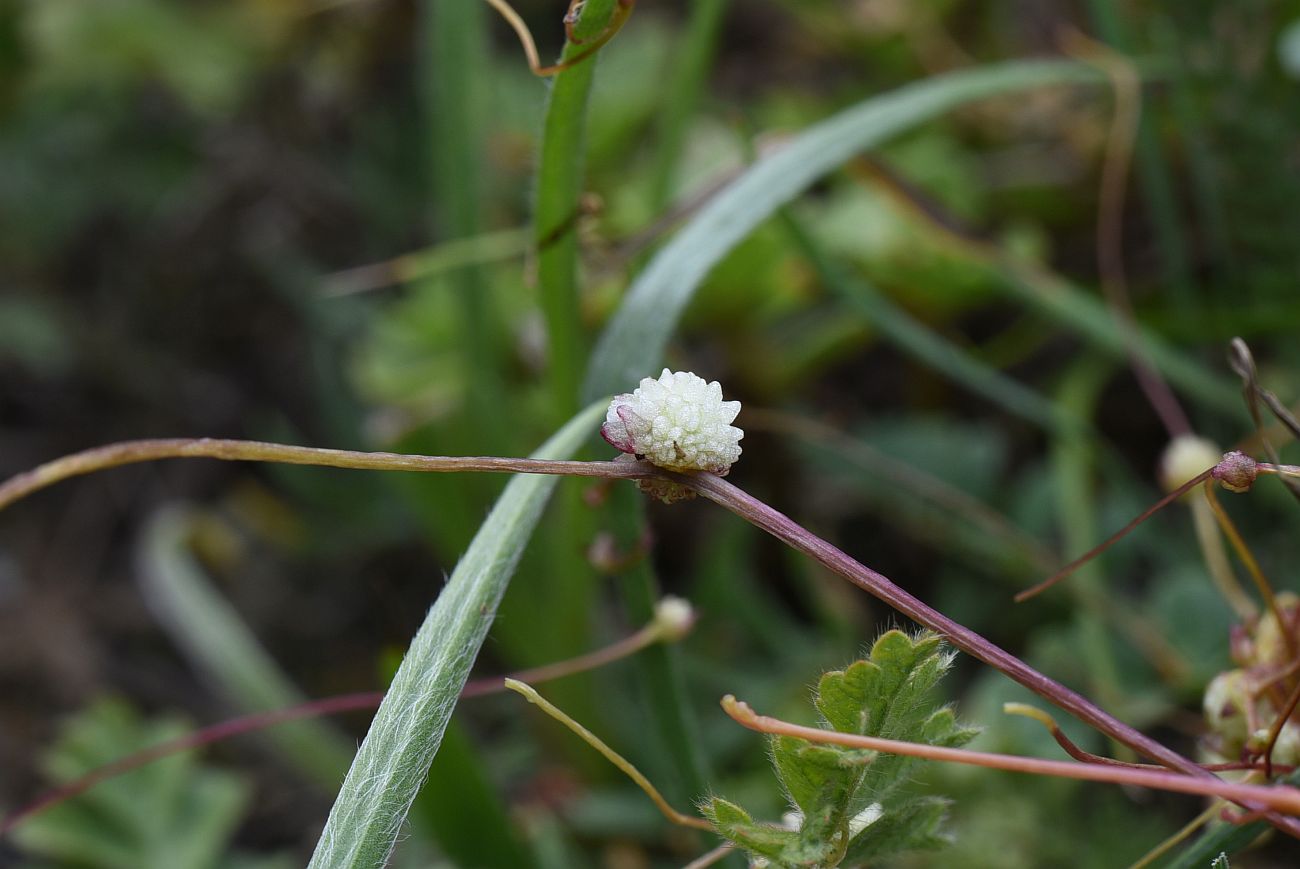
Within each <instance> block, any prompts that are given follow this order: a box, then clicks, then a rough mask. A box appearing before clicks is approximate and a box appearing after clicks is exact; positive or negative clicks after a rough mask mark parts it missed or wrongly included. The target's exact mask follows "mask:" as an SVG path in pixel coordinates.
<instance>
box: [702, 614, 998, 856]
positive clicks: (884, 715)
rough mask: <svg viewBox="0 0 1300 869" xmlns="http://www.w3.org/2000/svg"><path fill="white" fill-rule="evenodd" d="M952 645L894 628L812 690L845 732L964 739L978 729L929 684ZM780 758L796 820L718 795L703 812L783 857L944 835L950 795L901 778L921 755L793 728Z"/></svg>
mask: <svg viewBox="0 0 1300 869" xmlns="http://www.w3.org/2000/svg"><path fill="white" fill-rule="evenodd" d="M951 663H952V655H951V654H950V653H949V652H947V651H945V650H944V648H943V644H942V643H941V642H940V640H939V638H938V637H937V636H935V635H934V634H928V633H923V634H921V635H919V636H917V637H915V638H913V637H909V636H908V635H907V634H904V633H903V632H901V631H889V632H888V633H886V634H884V635H882V636H881V637H880V638H879V639H878V640H877V641H876V642H875V644H874V645H873V646H872V648H871V652H870V654H869V656H868V657H867V658H866V659H864V660H861V661H856V662H854V663H853V664H851V665H850V666H848V667H846V668H845V669H843V670H834V671H831V672H829V673H826V674H825V675H824V676H822V678H821V680H820V681H819V683H818V686H817V691H816V694H815V696H814V698H813V702H814V705H815V706H816V707H817V710H818V711H819V712H820V713H821V715H822V720H823V726H825V727H827V728H828V729H831V730H836V731H839V732H842V733H854V734H859V735H865V736H878V737H884V738H888V739H899V740H905V741H908V742H922V743H927V744H930V745H944V746H959V745H963V744H965V743H966V742H968V741H970V739H971V738H972V737H973V736H974V735H975V731H974V730H973V729H971V728H967V727H962V726H960V725H959V724H958V723H957V720H956V716H955V715H954V714H953V712H952V710H951V709H949V708H947V707H937V708H936V706H935V705H934V703H933V702H932V701H931V700H930V697H929V695H930V693H931V691H932V690H933V688H934V687H935V685H936V684H937V683H938V681H939V680H940V679H941V678H942V677H943V674H944V673H945V672H947V670H948V667H949V666H950V664H951ZM771 749H772V763H773V766H774V767H775V768H776V773H777V777H778V778H779V779H780V781H781V785H782V786H783V787H784V789H785V792H786V794H787V795H788V796H789V798H790V802H791V804H792V808H793V810H794V814H793V817H794V819H795V821H796V822H797V828H795V827H793V826H791V825H789V824H785V825H781V826H776V825H771V824H760V823H756V822H755V821H754V820H753V819H752V818H751V817H750V816H749V814H748V813H747V812H745V810H744V809H742V808H740V807H739V806H737V805H735V804H733V803H729V802H727V801H726V800H723V799H721V798H718V797H715V798H713V800H712V801H711V802H710V803H708V804H707V805H706V806H705V807H704V814H705V815H707V816H708V817H709V818H710V819H711V820H712V821H713V824H714V827H715V829H716V830H717V831H718V833H719V834H721V835H722V836H725V837H726V838H728V839H730V840H731V841H732V842H735V843H736V844H737V845H739V846H740V847H742V848H744V849H745V850H747V851H749V852H750V853H751V854H754V855H757V856H761V857H763V858H765V859H767V860H770V861H771V862H772V863H774V864H775V865H777V866H789V867H798V866H810V867H811V866H818V867H821V866H841V865H843V866H862V865H865V864H866V862H867V861H868V860H874V859H876V858H879V857H881V856H884V855H887V854H894V853H898V852H901V851H910V850H918V849H927V848H937V847H940V846H941V845H943V844H944V843H945V841H946V840H945V838H944V837H943V836H942V835H941V834H940V831H939V826H940V823H941V821H942V820H943V816H944V811H945V807H946V805H947V803H946V801H944V800H942V799H936V798H930V797H925V798H918V797H915V796H913V795H910V794H909V793H907V791H906V790H905V789H903V787H902V785H904V784H906V783H907V782H908V781H909V780H910V778H911V772H912V769H913V767H914V766H915V765H916V764H917V763H920V761H918V760H917V759H915V758H907V757H900V756H898V755H891V754H883V753H879V752H874V751H864V750H861V749H852V748H844V747H840V746H834V745H821V744H814V743H810V742H808V741H806V740H802V739H797V738H794V737H790V736H777V737H773V739H772V740H771Z"/></svg>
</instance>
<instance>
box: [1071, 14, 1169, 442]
mask: <svg viewBox="0 0 1300 869" xmlns="http://www.w3.org/2000/svg"><path fill="white" fill-rule="evenodd" d="M1065 48H1066V51H1067V52H1068V53H1070V54H1072V55H1074V56H1075V57H1077V58H1078V59H1080V60H1082V61H1083V62H1085V63H1089V64H1092V65H1093V66H1096V67H1097V68H1098V69H1100V70H1101V71H1102V72H1104V73H1105V74H1106V77H1107V78H1108V79H1110V84H1111V88H1112V89H1113V90H1114V92H1115V117H1114V120H1113V121H1112V123H1111V127H1110V136H1109V139H1108V141H1107V143H1106V155H1105V158H1104V160H1103V162H1102V167H1101V188H1100V190H1099V191H1098V197H1097V271H1098V274H1099V275H1100V277H1101V288H1102V292H1103V293H1104V294H1105V296H1106V303H1107V305H1108V306H1109V307H1110V309H1111V314H1112V316H1113V317H1114V318H1115V321H1116V323H1117V324H1118V325H1119V329H1120V334H1121V335H1122V336H1123V338H1124V345H1125V348H1126V350H1127V352H1128V356H1129V364H1130V365H1132V366H1133V375H1134V376H1135V377H1136V378H1137V382H1138V386H1139V387H1140V388H1141V389H1142V392H1143V394H1144V395H1146V399H1147V403H1148V404H1150V405H1151V409H1152V410H1154V411H1155V413H1156V416H1158V417H1159V418H1160V421H1161V423H1163V424H1164V427H1165V431H1167V432H1168V433H1169V437H1170V438H1175V437H1179V436H1182V435H1186V434H1190V433H1191V430H1192V426H1191V423H1190V422H1189V421H1188V419H1187V414H1186V412H1185V411H1184V410H1183V408H1182V406H1181V405H1180V404H1179V403H1178V397H1177V396H1175V395H1174V391H1173V390H1172V389H1170V388H1169V384H1168V383H1166V382H1165V380H1164V378H1163V377H1161V376H1160V372H1159V371H1157V370H1156V367H1155V365H1153V364H1152V362H1151V358H1150V354H1149V353H1148V352H1147V350H1146V347H1145V346H1144V345H1143V343H1142V339H1141V335H1140V334H1139V332H1138V326H1137V318H1136V316H1135V315H1134V313H1133V302H1132V300H1131V299H1130V298H1129V292H1128V279H1127V277H1126V275H1125V272H1124V200H1125V198H1126V196H1127V193H1128V174H1129V168H1130V166H1131V164H1132V162H1133V144H1134V142H1135V141H1136V139H1137V135H1138V129H1139V125H1140V122H1141V119H1142V77H1141V75H1140V74H1139V73H1138V70H1137V67H1136V66H1134V65H1133V63H1132V62H1131V61H1130V60H1129V59H1128V58H1126V57H1124V56H1123V55H1122V54H1119V53H1117V52H1115V51H1112V50H1111V49H1110V48H1108V47H1107V46H1105V45H1104V44H1102V43H1100V42H1096V41H1095V40H1092V39H1089V38H1088V37H1086V36H1084V35H1083V34H1082V33H1079V32H1078V31H1073V30H1072V31H1069V32H1068V33H1067V35H1066V45H1065Z"/></svg>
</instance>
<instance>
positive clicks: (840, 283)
mask: <svg viewBox="0 0 1300 869" xmlns="http://www.w3.org/2000/svg"><path fill="white" fill-rule="evenodd" d="M783 222H784V223H785V225H786V228H787V229H788V230H789V232H790V235H791V237H792V238H793V239H794V242H795V246H796V247H797V248H799V250H800V251H801V252H802V253H803V255H804V256H805V257H806V258H807V260H808V262H809V263H811V264H812V267H813V269H814V270H815V271H816V272H817V274H818V277H820V278H821V281H822V283H824V284H825V285H826V286H827V287H828V288H830V289H831V291H832V292H834V293H835V294H836V295H837V296H839V297H840V298H841V299H843V300H844V301H845V303H846V304H848V305H849V306H850V307H852V308H855V309H856V310H858V311H859V312H861V313H862V314H863V315H864V316H865V317H866V318H867V320H868V321H869V322H870V323H871V325H872V326H873V327H875V328H876V329H878V330H879V331H880V334H881V335H883V336H884V337H885V338H886V340H888V341H889V342H890V343H892V344H894V345H895V346H897V347H898V348H899V349H900V350H902V351H903V352H904V353H906V354H908V355H909V356H911V357H912V358H914V359H917V360H919V361H920V362H922V363H924V364H925V365H928V366H930V367H931V368H933V369H934V370H935V371H938V372H940V373H941V374H944V375H946V376H947V377H948V378H950V379H951V380H953V381H954V382H956V383H960V384H961V385H963V386H965V387H966V388H968V389H970V390H971V391H972V392H974V393H976V394H978V395H982V396H983V397H984V398H987V399H988V400H989V401H992V402H993V403H994V404H997V405H1000V406H1001V407H1002V408H1003V409H1004V410H1006V411H1007V412H1008V413H1011V414H1013V415H1015V416H1018V417H1020V418H1021V419H1024V420H1027V421H1029V422H1032V423H1034V424H1035V425H1038V426H1041V427H1042V428H1044V429H1046V430H1047V431H1050V432H1058V433H1060V432H1066V431H1078V430H1082V429H1085V428H1087V426H1085V425H1084V424H1083V422H1082V421H1081V420H1079V419H1078V418H1076V417H1072V416H1070V415H1069V414H1067V413H1065V412H1064V411H1062V410H1061V409H1060V408H1058V407H1057V406H1056V405H1054V404H1052V402H1051V401H1049V400H1048V399H1047V398H1045V397H1043V396H1042V395H1039V394H1038V393H1037V392H1035V391H1034V390H1032V389H1030V388H1029V387H1028V386H1024V385H1022V384H1021V383H1019V382H1018V381H1016V380H1013V379H1011V378H1010V377H1008V376H1007V375H1005V374H1003V373H1002V372H1000V371H998V370H997V369H995V368H992V367H990V366H989V365H987V364H985V363H984V362H982V361H980V360H979V359H977V358H975V357H974V356H973V355H971V354H970V353H967V352H966V351H965V350H963V349H962V348H960V347H958V346H957V345H955V344H953V343H952V342H951V341H948V340H947V339H946V338H944V337H943V336H942V335H940V334H939V333H937V332H934V331H932V330H931V329H929V328H928V327H926V326H925V325H924V324H923V323H921V322H920V321H919V320H916V319H915V318H913V317H912V315H910V314H908V313H907V312H906V311H904V310H903V309H902V308H900V307H899V306H897V305H895V304H894V303H893V302H892V301H890V300H889V298H887V297H886V296H885V295H884V293H882V292H880V290H878V289H877V288H876V287H875V286H873V285H872V284H870V283H869V282H868V281H866V280H865V279H863V278H861V277H858V276H855V275H850V274H849V273H848V271H847V270H846V269H843V268H841V267H840V266H839V265H838V264H837V263H835V262H833V261H831V259H830V258H829V257H828V256H826V254H825V253H824V252H823V251H822V250H821V248H820V247H818V245H817V242H816V241H815V240H814V239H813V238H812V236H811V235H809V234H808V232H807V231H806V230H805V229H804V228H803V226H802V225H800V224H799V222H798V221H797V220H795V218H794V217H793V216H791V215H789V214H783Z"/></svg>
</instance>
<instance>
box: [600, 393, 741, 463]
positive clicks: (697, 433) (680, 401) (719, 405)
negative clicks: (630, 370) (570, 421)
mask: <svg viewBox="0 0 1300 869" xmlns="http://www.w3.org/2000/svg"><path fill="white" fill-rule="evenodd" d="M738 413H740V402H739V401H723V400H722V387H721V386H720V385H719V384H718V382H717V381H716V380H715V381H713V382H712V383H705V382H704V379H703V378H701V377H697V376H696V375H694V374H692V373H691V372H689V371H677V372H673V371H669V370H668V369H667V368H665V369H664V371H663V374H660V375H659V379H658V380H655V379H654V378H652V377H647V378H645V379H644V380H642V381H641V385H640V386H638V387H637V388H636V389H635V390H633V391H632V392H625V393H623V394H622V395H618V396H615V397H614V400H613V401H612V402H610V405H609V412H608V413H607V414H606V415H605V424H604V425H602V426H601V427H600V433H601V436H602V437H604V438H605V440H607V441H609V442H610V444H611V445H613V446H614V447H615V448H616V449H619V450H622V451H623V452H625V453H632V454H633V455H636V456H641V457H644V458H645V459H647V460H649V461H650V462H651V463H653V464H656V465H658V466H659V467H661V468H667V469H668V470H672V471H711V472H712V473H715V474H725V473H727V471H728V470H730V468H731V463H732V462H734V461H736V459H738V458H740V443H739V442H740V439H741V438H742V437H744V435H745V433H744V432H743V431H741V430H740V429H738V428H736V427H735V426H734V425H732V424H731V422H732V420H734V419H735V418H736V414H738Z"/></svg>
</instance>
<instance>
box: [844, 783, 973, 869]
mask: <svg viewBox="0 0 1300 869" xmlns="http://www.w3.org/2000/svg"><path fill="white" fill-rule="evenodd" d="M947 812H948V801H947V800H945V799H942V798H940V797H919V798H917V799H913V800H910V801H909V802H908V803H907V804H905V805H902V806H899V807H898V808H895V809H894V810H893V811H889V812H883V813H882V814H881V816H880V817H879V818H877V819H876V820H874V821H873V822H872V823H870V824H869V825H867V826H866V827H864V828H863V829H862V831H861V832H859V833H858V834H857V835H856V836H854V837H853V839H852V840H851V841H850V842H849V848H848V851H847V852H845V854H844V863H843V865H845V866H864V865H868V864H870V863H871V862H872V861H875V860H879V859H880V858H882V857H889V856H891V855H893V854H901V853H902V852H904V851H934V850H937V849H939V848H942V847H944V846H945V845H947V844H948V841H949V840H948V838H947V837H946V836H944V835H943V834H942V833H940V832H939V825H940V824H941V823H943V819H944V816H945V815H946V814H947Z"/></svg>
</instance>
